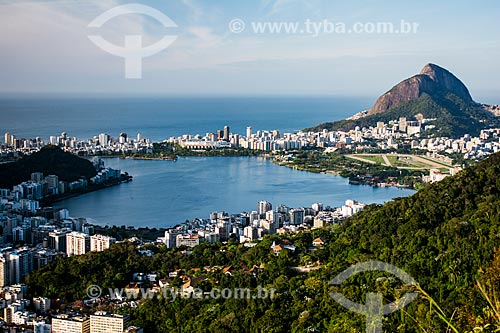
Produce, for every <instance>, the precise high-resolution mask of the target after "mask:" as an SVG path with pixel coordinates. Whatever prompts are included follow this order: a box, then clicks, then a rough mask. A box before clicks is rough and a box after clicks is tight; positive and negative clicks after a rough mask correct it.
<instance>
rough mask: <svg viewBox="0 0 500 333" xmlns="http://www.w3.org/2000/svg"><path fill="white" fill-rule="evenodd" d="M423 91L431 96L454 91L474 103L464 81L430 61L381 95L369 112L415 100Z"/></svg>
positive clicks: (453, 92)
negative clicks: (414, 73)
mask: <svg viewBox="0 0 500 333" xmlns="http://www.w3.org/2000/svg"><path fill="white" fill-rule="evenodd" d="M423 93H427V94H429V95H431V96H434V95H436V94H443V93H444V94H447V93H452V94H454V95H456V96H458V97H460V98H461V99H463V100H464V101H465V102H467V103H474V100H473V99H472V97H471V95H470V93H469V90H468V89H467V87H466V86H465V85H464V84H463V83H462V81H460V80H459V79H458V78H457V77H456V76H455V75H453V74H452V73H451V72H450V71H448V70H446V69H444V68H443V67H440V66H438V65H436V64H432V63H428V64H426V65H425V66H424V67H423V68H422V70H421V71H420V74H418V75H415V76H413V77H411V78H409V79H406V80H404V81H402V82H400V83H399V84H397V85H396V86H394V87H393V88H392V89H391V90H390V91H388V92H387V93H385V94H384V95H382V96H380V98H379V99H378V100H377V102H376V103H375V105H374V106H373V107H372V108H371V109H370V111H369V112H368V114H377V113H381V112H385V111H387V110H389V109H391V108H394V107H397V106H399V105H400V104H402V103H406V102H409V101H413V100H415V99H417V98H419V97H420V96H421V95H422V94H423Z"/></svg>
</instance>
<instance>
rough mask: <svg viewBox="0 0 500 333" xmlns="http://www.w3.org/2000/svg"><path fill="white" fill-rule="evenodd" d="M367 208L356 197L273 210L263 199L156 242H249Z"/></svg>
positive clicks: (181, 228)
mask: <svg viewBox="0 0 500 333" xmlns="http://www.w3.org/2000/svg"><path fill="white" fill-rule="evenodd" d="M364 207H365V205H364V204H361V203H358V202H356V201H354V200H347V201H346V203H345V205H343V206H342V207H339V208H331V207H329V206H327V207H324V206H323V204H322V203H314V204H313V205H312V206H311V207H310V208H309V207H300V208H290V207H287V206H284V205H280V206H278V207H276V209H274V210H273V206H272V204H271V203H270V202H268V201H260V202H258V204H257V210H255V211H251V212H243V213H240V214H236V215H229V214H228V213H226V212H213V213H211V214H210V217H209V218H208V219H195V220H193V221H190V222H187V223H185V224H183V225H181V226H178V227H176V228H172V229H169V230H167V231H166V232H165V237H160V238H158V240H157V242H158V243H162V244H165V245H166V246H167V247H168V248H173V247H180V246H187V247H194V246H196V245H198V244H199V243H200V242H208V243H215V242H220V241H226V240H228V239H229V238H235V239H237V240H238V241H239V242H240V243H245V242H250V241H253V240H256V239H260V238H262V237H264V235H266V234H283V233H286V232H298V231H299V230H301V229H304V228H321V227H324V226H325V225H327V224H334V223H338V222H339V221H341V220H342V219H345V218H347V217H349V216H352V215H353V214H356V213H357V212H359V211H361V210H362V209H363V208H364Z"/></svg>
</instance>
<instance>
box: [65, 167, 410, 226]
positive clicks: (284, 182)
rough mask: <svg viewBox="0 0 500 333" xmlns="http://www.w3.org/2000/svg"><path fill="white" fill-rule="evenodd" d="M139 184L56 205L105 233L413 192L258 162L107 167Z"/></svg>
mask: <svg viewBox="0 0 500 333" xmlns="http://www.w3.org/2000/svg"><path fill="white" fill-rule="evenodd" d="M105 162H106V165H107V166H110V167H112V168H119V169H122V170H124V171H127V172H129V173H130V174H131V175H133V176H134V180H133V181H132V182H129V183H126V184H121V185H119V186H114V187H111V188H107V189H104V190H101V191H97V192H92V193H89V194H86V195H83V196H79V197H75V198H72V199H69V200H66V201H63V202H60V203H58V204H57V205H56V207H59V208H67V209H69V210H70V214H71V216H73V217H89V218H91V219H93V220H94V223H97V224H102V225H127V226H135V227H169V226H173V225H175V224H178V223H182V222H184V221H185V220H186V219H193V218H196V217H203V218H208V216H209V214H210V212H212V211H221V210H223V211H227V212H229V213H239V212H243V211H251V210H256V209H257V202H258V201H260V200H267V201H270V202H271V203H272V204H273V207H276V206H277V205H280V204H284V205H287V206H289V207H305V206H311V204H313V203H315V202H322V203H323V204H324V205H330V206H332V207H338V206H340V205H342V204H343V203H344V202H345V200H346V199H355V200H358V201H360V202H364V203H383V202H386V201H389V200H391V199H393V198H395V197H402V196H408V195H411V194H412V193H413V191H410V190H402V189H397V188H373V187H369V186H358V185H350V184H349V183H348V180H347V179H346V178H341V177H338V176H334V175H329V174H314V173H309V172H304V171H297V170H292V169H289V168H286V167H281V166H278V165H275V164H273V163H272V162H271V161H269V160H267V159H264V158H257V157H188V158H180V159H179V160H177V161H145V160H130V159H118V158H112V159H105Z"/></svg>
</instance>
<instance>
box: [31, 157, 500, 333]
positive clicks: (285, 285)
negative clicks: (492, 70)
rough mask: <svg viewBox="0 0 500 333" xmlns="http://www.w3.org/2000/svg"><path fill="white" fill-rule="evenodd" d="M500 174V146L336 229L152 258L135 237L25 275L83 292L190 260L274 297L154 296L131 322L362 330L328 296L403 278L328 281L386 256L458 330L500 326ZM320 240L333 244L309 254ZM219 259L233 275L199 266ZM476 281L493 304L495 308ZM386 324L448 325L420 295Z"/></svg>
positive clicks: (58, 293) (403, 328) (413, 328)
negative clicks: (278, 247)
mask: <svg viewBox="0 0 500 333" xmlns="http://www.w3.org/2000/svg"><path fill="white" fill-rule="evenodd" d="M499 174H500V154H496V155H493V156H492V157H490V158H489V159H487V160H485V161H483V162H481V163H479V164H478V165H476V166H474V167H471V168H469V169H466V170H464V171H462V172H460V173H459V174H458V175H456V176H453V177H449V178H447V179H445V180H443V181H441V182H439V183H437V184H433V185H428V186H427V187H426V188H424V189H422V190H421V191H419V192H418V193H416V194H415V195H413V196H411V197H408V198H401V199H397V200H394V201H392V202H389V203H387V204H385V205H383V206H379V205H372V206H370V207H368V208H367V209H365V210H364V211H363V212H361V213H359V214H357V215H355V216H354V217H352V218H350V219H348V220H346V221H345V222H344V223H343V224H342V225H341V226H339V227H333V228H327V229H317V230H313V231H312V232H304V233H299V234H297V235H288V236H277V235H276V236H267V237H266V238H265V239H264V240H263V241H262V242H260V243H259V244H258V245H257V246H256V247H254V248H246V247H243V246H238V245H236V244H235V243H234V242H232V241H230V242H229V244H227V245H223V244H220V243H219V244H202V245H200V246H198V247H196V248H194V250H193V253H192V254H186V253H183V252H182V250H183V249H173V250H167V249H164V248H163V249H160V250H157V254H156V255H155V256H153V257H146V256H139V254H138V251H137V249H136V247H135V246H133V245H132V244H125V243H124V244H117V245H115V246H113V247H112V248H111V249H110V250H109V251H107V252H104V253H97V254H89V255H85V256H81V257H72V258H69V259H64V260H62V259H61V260H58V261H56V262H54V263H52V264H50V265H48V266H46V267H44V268H42V269H41V270H39V271H37V272H35V273H33V274H32V275H31V276H30V277H29V279H28V283H29V286H30V288H31V289H30V290H31V291H32V293H34V294H35V295H45V296H50V297H53V298H62V299H67V300H76V299H79V298H82V297H84V296H85V290H86V288H87V287H88V286H89V285H91V284H99V285H100V286H102V287H103V288H108V287H115V288H122V287H123V286H124V285H125V284H127V283H128V282H129V281H130V278H131V275H132V273H133V272H135V271H151V272H157V273H158V274H159V277H166V276H168V272H170V271H172V270H174V269H184V270H185V272H186V273H187V274H188V275H191V276H200V275H202V274H203V277H204V278H203V281H204V282H203V283H202V284H201V285H200V287H202V288H205V290H210V288H212V287H218V288H235V287H238V288H244V287H248V288H252V290H255V288H256V287H257V286H263V287H267V288H275V289H276V297H275V298H274V299H243V300H241V299H240V300H235V299H230V300H223V299H177V300H175V301H172V300H165V299H161V298H155V299H153V300H148V301H146V302H145V303H144V304H142V305H141V306H140V307H139V308H138V309H137V310H132V309H125V310H126V311H129V312H131V313H132V315H133V323H135V324H138V325H140V326H142V327H144V328H146V329H147V331H148V332H170V331H175V332H256V333H257V332H339V333H345V332H365V328H364V325H365V322H364V320H365V318H364V317H363V316H362V315H358V314H355V313H352V312H349V311H348V310H346V309H344V308H343V307H341V306H340V305H338V304H337V303H336V302H335V301H334V300H333V299H332V298H331V297H330V296H329V293H330V292H332V291H339V292H341V293H342V294H344V295H345V296H346V297H348V298H349V299H351V300H353V301H355V302H358V303H361V304H364V302H365V299H364V297H365V294H366V293H367V292H379V293H382V294H383V295H384V302H385V303H388V302H390V301H393V300H395V299H397V298H398V296H397V295H401V294H403V293H404V292H405V291H406V289H407V286H404V285H403V284H402V283H401V282H400V281H398V280H397V279H391V278H390V275H389V276H388V275H387V274H381V273H365V274H358V275H356V276H355V277H352V278H350V279H349V280H347V281H346V282H345V283H344V284H343V285H342V286H341V287H335V288H334V287H331V286H329V281H331V280H332V279H333V278H334V277H335V276H336V275H338V274H339V273H340V272H342V271H344V270H345V269H347V268H348V267H350V266H351V265H353V264H356V263H362V262H366V261H368V260H380V261H383V262H387V263H390V264H393V265H395V266H397V267H399V268H401V269H403V270H404V271H406V272H407V273H408V274H409V275H411V276H412V277H413V278H414V279H415V280H416V281H417V282H418V283H419V285H420V286H421V288H422V289H423V290H425V291H427V292H428V293H429V294H430V296H431V297H432V298H433V299H434V300H435V301H436V302H437V304H439V305H440V306H441V308H442V309H443V313H444V317H445V318H448V319H450V320H451V322H452V323H453V324H454V325H455V326H456V327H458V328H457V332H472V329H473V328H475V327H483V328H484V329H483V330H482V331H481V332H493V331H495V329H498V328H500V316H496V315H495V312H494V310H493V309H495V308H496V310H498V309H500V305H499V303H498V300H500V284H499V283H500V252H499V253H498V255H497V258H496V260H494V254H495V252H496V251H498V249H499V246H500V177H498V175H499ZM316 237H322V239H323V240H325V242H326V245H325V246H323V247H320V248H319V249H317V250H314V251H311V249H310V248H311V243H312V240H313V239H315V238H316ZM273 241H275V242H276V243H277V244H285V243H292V244H294V245H295V246H296V247H297V250H296V251H295V252H288V251H285V250H284V251H282V252H281V253H280V254H279V255H278V256H275V255H274V253H273V251H272V250H271V244H272V242H273ZM307 264H313V265H316V264H319V265H321V268H320V269H318V270H312V271H311V272H309V273H299V272H297V271H296V270H294V269H292V267H295V266H304V265H307ZM214 265H220V266H222V267H228V266H231V267H232V270H231V271H230V272H231V274H230V275H229V274H224V273H223V272H222V271H214V272H211V273H209V272H205V271H204V270H203V267H205V266H214ZM260 265H262V267H263V269H262V270H257V271H256V272H257V274H255V275H254V274H253V273H252V274H250V273H249V269H250V268H251V267H255V266H260ZM193 268H199V269H200V270H193ZM174 280H175V279H174ZM476 281H480V283H481V285H482V286H483V288H484V290H485V292H486V294H487V295H488V297H489V298H490V300H493V301H492V303H495V302H496V306H495V305H494V306H493V309H492V307H491V306H490V305H488V302H487V301H486V299H485V297H484V296H483V295H482V294H481V293H480V291H479V288H478V287H477V286H476ZM173 283H174V285H177V286H179V285H180V281H174V282H173ZM332 288H333V289H332ZM125 310H124V311H125ZM383 325H384V330H385V332H447V325H446V324H445V323H444V321H443V320H442V319H441V318H440V317H439V316H438V315H437V313H436V307H430V305H429V301H428V300H427V299H425V298H424V297H419V298H418V299H417V300H416V301H414V302H413V303H411V304H410V305H409V306H408V307H407V308H405V310H404V311H399V312H396V313H394V314H392V315H389V316H387V317H385V319H384V321H383ZM488 325H489V326H488ZM485 327H486V328H485ZM488 327H489V328H488ZM477 332H479V330H478V331H477Z"/></svg>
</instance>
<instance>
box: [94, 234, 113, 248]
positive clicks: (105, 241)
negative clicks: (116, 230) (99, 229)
mask: <svg viewBox="0 0 500 333" xmlns="http://www.w3.org/2000/svg"><path fill="white" fill-rule="evenodd" d="M114 243H116V239H115V238H113V237H108V236H104V235H94V236H91V237H90V251H94V252H102V251H104V250H107V249H109V247H110V246H111V245H112V244H114Z"/></svg>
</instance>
